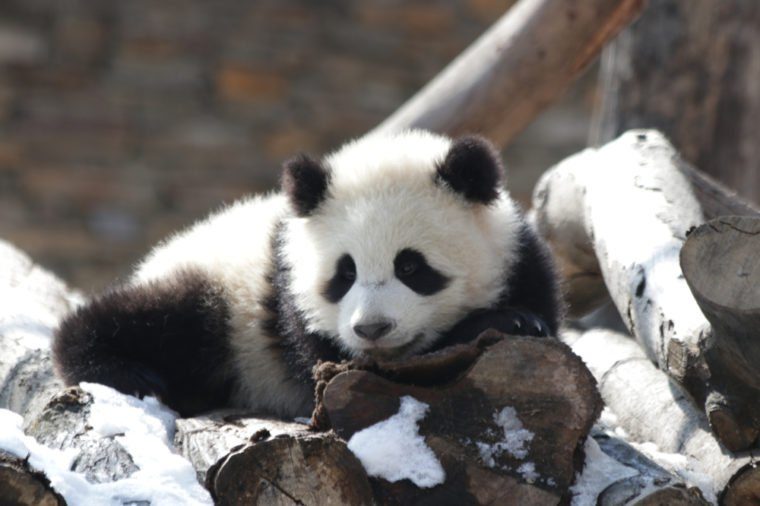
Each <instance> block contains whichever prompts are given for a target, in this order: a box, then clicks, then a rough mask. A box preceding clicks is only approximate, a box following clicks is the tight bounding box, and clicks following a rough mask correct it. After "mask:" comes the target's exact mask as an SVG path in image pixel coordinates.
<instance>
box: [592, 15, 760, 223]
mask: <svg viewBox="0 0 760 506" xmlns="http://www.w3.org/2000/svg"><path fill="white" fill-rule="evenodd" d="M759 59H760V3H758V2H756V1H755V0H658V1H657V2H651V3H650V5H649V7H648V8H647V9H646V10H645V11H644V13H643V14H642V16H641V17H640V18H639V19H638V20H637V21H636V22H635V23H633V24H632V25H631V26H630V27H629V28H628V29H626V30H624V31H623V32H622V33H621V34H620V36H619V37H618V38H617V39H616V40H615V41H614V42H613V43H612V44H610V45H609V46H608V48H607V49H605V51H604V54H603V57H602V69H601V84H602V97H603V100H602V107H601V111H599V112H598V114H597V117H596V120H595V122H596V127H595V128H594V133H592V140H593V141H594V142H595V143H596V144H602V143H604V142H608V141H610V140H612V139H614V138H615V137H617V136H619V135H620V134H621V133H623V132H625V131H626V130H629V129H632V128H655V129H658V130H660V131H662V132H663V133H664V134H665V135H666V136H667V137H668V138H669V139H670V140H671V142H672V143H673V145H674V146H675V147H676V148H677V149H678V151H679V152H680V153H681V154H682V155H683V157H684V158H685V159H686V160H688V161H689V162H690V163H692V164H694V165H696V166H697V167H698V168H699V169H701V170H702V171H705V172H706V173H707V174H709V175H711V176H712V177H714V178H716V179H718V180H720V181H722V182H723V183H724V184H726V185H727V186H729V187H730V188H733V189H735V190H738V192H739V194H740V195H742V196H743V197H744V198H746V199H748V200H750V201H752V202H755V203H760V145H758V143H757V132H758V130H759V129H760V93H758V92H757V83H758V82H759V81H760V66H758V65H757V64H755V62H757V61H759ZM733 214H737V213H733Z"/></svg>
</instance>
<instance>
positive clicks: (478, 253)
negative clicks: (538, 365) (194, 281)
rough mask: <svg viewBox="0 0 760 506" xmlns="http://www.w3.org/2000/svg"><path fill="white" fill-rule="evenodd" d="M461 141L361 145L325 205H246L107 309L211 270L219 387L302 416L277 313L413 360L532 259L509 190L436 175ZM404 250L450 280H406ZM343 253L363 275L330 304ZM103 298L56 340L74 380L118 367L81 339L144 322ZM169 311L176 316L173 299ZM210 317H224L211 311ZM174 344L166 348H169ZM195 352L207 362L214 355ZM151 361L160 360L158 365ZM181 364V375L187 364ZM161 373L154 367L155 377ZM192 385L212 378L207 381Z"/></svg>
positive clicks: (249, 402)
mask: <svg viewBox="0 0 760 506" xmlns="http://www.w3.org/2000/svg"><path fill="white" fill-rule="evenodd" d="M451 148H452V141H451V140H450V139H448V138H446V137H443V136H439V135H434V134H432V133H428V132H424V131H407V132H402V133H399V134H395V135H382V136H381V135H373V136H367V137H364V138H361V139H359V140H356V141H354V142H351V143H349V144H347V145H345V146H344V147H342V148H341V149H339V150H338V151H336V152H334V153H332V154H330V155H328V156H327V157H325V158H324V159H323V161H322V164H323V165H324V167H325V168H326V170H327V171H328V173H329V179H328V181H327V189H326V195H324V196H323V197H322V198H321V199H319V201H318V205H317V206H316V209H314V210H313V212H309V213H308V214H307V215H304V214H303V213H299V212H297V210H294V205H291V202H290V201H289V199H288V197H287V196H286V195H284V194H282V193H272V194H270V195H267V196H262V197H252V198H248V199H245V200H242V201H240V202H237V203H235V204H233V205H231V206H229V207H226V208H224V209H222V210H221V211H219V212H217V213H215V214H213V215H212V216H210V217H209V218H207V219H205V220H203V221H201V222H199V223H197V224H195V225H194V226H192V227H190V228H189V229H187V230H186V231H184V232H181V233H178V234H176V235H175V236H173V237H171V238H169V239H168V240H166V241H165V242H163V243H161V244H160V245H158V246H157V247H156V248H155V249H154V250H153V251H152V252H151V253H150V254H149V255H148V256H147V257H146V258H145V260H144V261H142V262H141V263H140V264H139V266H138V268H137V269H136V271H135V272H134V274H133V275H132V276H131V278H130V279H129V281H128V283H127V284H126V286H125V287H121V288H120V289H119V290H120V291H116V292H114V293H112V294H110V295H108V294H107V295H105V296H104V298H107V297H111V298H112V299H113V300H112V301H109V302H108V304H106V305H107V307H108V308H114V307H115V308H117V311H116V312H123V311H127V313H128V312H129V310H125V309H124V307H126V306H124V304H121V302H119V301H120V300H121V298H123V297H125V295H124V294H129V291H130V290H132V291H134V292H136V293H140V294H142V293H143V292H144V293H145V295H144V298H146V299H147V300H150V301H151V303H152V304H154V305H155V304H158V303H157V302H156V301H157V300H159V298H160V297H159V296H153V295H151V294H152V293H153V292H152V291H155V290H156V287H160V286H162V284H166V283H168V282H169V281H171V280H173V279H175V278H176V279H181V276H183V275H184V274H183V273H187V272H191V273H193V276H199V277H200V278H202V280H203V283H204V284H203V286H207V285H208V286H211V287H216V288H214V289H206V288H204V289H203V290H207V291H208V294H205V293H199V294H198V295H197V300H196V299H193V298H192V297H193V294H192V293H190V295H189V296H190V297H191V299H189V300H190V302H188V304H190V306H191V307H193V308H195V307H196V306H198V307H204V308H205V307H206V305H205V304H207V303H208V306H209V307H217V306H219V307H223V308H224V318H223V319H224V324H225V325H226V327H225V328H226V329H227V330H226V331H218V332H219V333H221V334H227V335H224V336H221V337H220V339H224V346H225V350H227V348H228V349H229V350H228V351H225V353H224V354H222V355H220V356H225V357H229V361H228V363H222V364H216V365H214V364H212V365H211V367H212V368H213V369H212V370H213V371H214V373H215V375H217V376H218V377H219V378H220V379H219V381H220V382H229V383H230V384H231V385H232V386H231V387H230V390H231V392H230V395H231V398H230V403H232V404H235V405H239V406H245V407H248V408H250V409H252V410H257V411H265V412H270V413H274V414H279V415H284V416H295V415H304V414H306V413H308V410H309V408H310V406H311V403H312V389H311V384H310V383H309V382H305V381H304V375H303V374H299V375H294V373H293V367H294V365H293V364H294V363H295V364H296V366H295V367H300V365H299V364H301V363H305V362H303V361H300V362H299V361H298V360H296V359H292V358H291V359H289V360H286V359H284V358H283V357H284V356H285V355H284V353H285V352H283V348H285V347H287V346H291V347H292V346H296V347H298V346H300V345H299V344H298V343H296V344H293V343H292V339H291V341H290V344H287V343H285V342H284V337H283V336H278V335H273V332H272V322H273V321H274V323H275V324H276V325H275V327H276V326H277V324H290V323H291V322H281V321H278V319H284V318H290V319H292V318H297V319H299V320H300V319H302V320H303V322H302V325H303V327H304V330H305V332H306V333H307V334H309V335H312V334H313V335H315V336H319V337H318V338H313V339H316V344H315V346H322V344H321V343H320V342H318V341H320V340H323V339H327V340H331V341H332V342H333V345H334V346H335V347H336V349H337V350H339V352H340V355H341V356H345V357H349V356H356V355H361V354H370V355H372V354H377V355H381V356H401V355H408V354H413V353H419V352H421V351H424V350H427V349H430V348H431V347H433V346H434V345H435V343H436V341H437V340H439V339H440V336H441V335H443V334H444V333H445V332H446V331H448V330H450V329H451V328H452V327H453V326H454V325H455V324H456V323H457V322H459V321H460V320H462V319H463V318H464V317H465V316H467V315H468V314H470V313H472V312H473V311H477V310H479V309H484V308H492V307H495V306H496V305H497V303H498V302H499V301H500V300H504V299H505V297H507V296H508V292H509V290H510V289H511V287H510V286H509V283H508V278H509V277H510V276H511V275H512V274H513V271H514V269H515V266H516V263H517V262H518V261H520V260H521V255H522V254H523V253H522V251H521V249H520V248H521V247H522V246H521V237H522V236H521V234H522V233H523V231H524V230H525V222H524V219H523V218H522V216H521V214H520V212H519V211H518V210H517V208H516V207H515V204H514V202H513V200H512V199H511V198H510V197H509V195H508V194H507V192H506V190H505V189H504V188H501V187H499V188H497V189H496V194H495V195H496V197H495V198H494V199H492V201H489V202H488V203H487V204H484V203H481V202H477V201H472V200H468V199H467V198H465V196H463V194H461V193H458V192H457V191H452V188H450V187H448V186H447V184H445V183H443V184H436V181H435V178H436V171H437V169H438V167H439V165H440V164H441V163H442V162H443V160H444V159H445V158H446V156H447V153H449V151H450V149H451ZM273 238H276V239H277V240H276V241H275V240H273ZM404 248H411V249H413V250H416V251H419V252H422V253H423V254H424V257H425V260H426V261H427V263H428V264H429V265H430V266H431V267H432V268H433V269H434V270H436V271H438V272H440V273H444V274H445V277H446V278H447V283H446V286H445V288H444V289H439V290H438V291H436V292H435V293H432V294H426V295H422V294H420V293H417V292H415V290H412V289H410V288H409V287H408V286H406V285H405V284H404V283H402V282H401V281H400V280H399V279H398V277H397V276H395V275H394V263H393V259H394V257H395V256H396V255H397V253H398V252H399V251H400V250H403V249H404ZM278 255H279V256H278ZM344 255H350V257H351V258H352V259H353V260H354V261H355V266H356V279H355V281H354V282H353V283H352V285H351V287H350V289H348V291H347V292H346V293H345V294H344V295H342V297H341V298H340V300H338V301H337V302H335V301H330V300H328V299H327V298H326V297H325V286H326V285H327V284H328V283H329V281H330V279H331V278H332V277H333V276H335V271H336V263H337V262H338V261H339V259H340V258H341V257H342V256H344ZM541 261H544V260H541ZM277 262H280V263H281V264H282V265H279V264H277ZM278 268H279V269H280V270H281V271H284V272H285V273H286V274H287V277H286V279H287V280H288V286H286V287H282V286H277V283H276V282H273V272H275V271H277V269H278ZM167 286H169V285H167ZM217 288H218V292H217V291H216V290H217ZM548 289H549V290H554V287H553V286H551V287H549V288H548ZM203 290H201V291H203ZM196 291H197V290H196ZM278 291H279V292H287V293H278ZM162 293H164V292H162ZM167 293H169V294H171V291H169V292H167ZM216 293H218V294H219V295H218V296H216V297H218V299H219V301H218V302H217V303H215V304H216V306H214V305H213V304H211V303H209V302H208V299H211V298H213V297H214V296H215V295H211V294H216ZM141 297H143V295H141ZM161 297H164V298H165V299H168V298H171V295H161ZM278 297H279V298H280V299H281V300H285V301H286V302H287V304H289V305H291V306H294V307H295V311H294V312H293V311H291V313H289V314H288V315H285V314H284V313H283V312H282V311H280V310H278V309H277V308H276V307H275V308H274V309H273V306H272V300H273V299H277V298H278ZM551 297H555V294H554V293H548V294H547V298H551ZM104 300H105V299H104ZM140 300H142V299H140ZM97 302H98V301H97V300H96V301H94V302H93V306H92V308H90V309H89V310H90V312H91V314H90V313H88V308H85V309H84V310H83V311H80V312H79V313H77V314H76V315H74V316H73V317H72V318H70V322H68V323H66V322H64V325H63V326H62V328H61V330H60V331H59V333H58V336H57V338H56V339H57V343H56V347H55V352H56V360H57V367H58V370H59V371H60V372H61V373H62V375H63V376H64V378H65V379H66V380H67V382H69V383H71V382H75V381H79V380H96V381H103V382H106V383H109V374H110V373H107V372H103V371H100V370H99V371H98V372H97V374H96V373H95V372H93V371H91V370H90V369H80V366H78V365H76V366H75V365H72V364H74V363H78V362H77V361H81V360H91V361H92V360H99V359H100V358H99V357H100V355H97V357H98V358H92V356H94V354H95V352H94V351H91V350H90V351H87V352H82V351H77V352H76V353H78V354H79V355H76V356H75V355H74V352H73V351H71V349H72V348H76V349H77V350H79V348H77V346H80V345H81V344H82V343H81V340H83V339H85V337H83V336H81V334H83V333H92V332H93V331H91V329H92V328H95V326H96V324H99V323H100V322H101V321H104V320H107V319H108V318H113V319H114V321H115V320H117V319H118V318H121V317H122V316H123V317H124V318H128V317H131V318H133V319H134V318H138V317H136V316H134V315H132V316H130V315H129V314H125V315H121V313H119V315H118V316H113V315H109V314H103V313H108V312H109V311H110V312H111V313H114V310H113V309H99V308H97V307H96V304H97ZM101 302H103V301H101ZM130 304H131V305H130V306H129V307H132V306H133V305H134V304H133V303H130ZM199 305H200V306H199ZM280 305H282V304H280ZM101 306H103V304H101ZM151 307H152V306H151ZM161 307H162V306H161ZM166 311H167V313H169V314H170V313H171V311H172V309H171V306H169V307H168V309H166ZM192 311H194V310H192ZM204 311H206V309H204ZM208 311H210V312H211V311H216V310H212V309H209V310H208ZM114 314H115V313H114ZM140 314H142V313H140ZM151 314H152V313H151ZM221 314H222V313H219V315H221ZM212 316H213V315H212ZM554 317H556V315H548V318H550V319H551V318H554ZM218 319H221V316H219V318H218ZM379 320H382V321H390V322H393V330H391V331H390V332H389V333H387V334H386V335H384V336H383V337H381V338H379V339H376V340H370V339H364V338H362V337H360V336H359V335H357V332H356V331H355V327H356V326H357V325H362V324H365V323H372V322H375V321H379ZM204 321H205V320H204ZM212 323H215V324H217V323H218V322H216V320H213V319H212ZM298 323H299V324H301V322H298ZM151 325H152V326H153V327H152V328H155V326H156V324H155V323H151V322H146V328H147V327H150V326H151ZM118 328H119V327H118V324H117V327H116V329H117V330H118ZM278 328H279V327H278ZM185 332H188V331H187V330H185ZM114 335H116V331H114ZM167 335H169V334H168V333H167ZM171 338H172V339H179V343H180V344H176V343H175V341H171V343H173V344H171V345H173V346H177V345H180V346H181V343H182V337H181V336H180V337H177V336H175V335H174V334H172V337H171ZM296 338H300V336H296ZM96 339H100V337H96ZM130 339H132V338H131V337H130ZM134 339H142V337H140V336H137V337H135V338H134ZM151 339H157V340H159V341H160V340H163V339H168V338H166V337H164V336H156V337H155V338H151ZM199 339H202V338H199ZM162 342H163V341H162ZM167 343H168V341H167V342H166V343H164V344H162V345H161V346H163V347H166V346H171V345H170V344H167ZM204 343H206V341H204ZM75 345H76V346H75ZM88 346H89V344H88ZM103 346H106V347H107V346H113V347H116V345H115V344H113V345H112V344H110V343H106V344H104V345H103ZM146 346H147V345H146ZM204 346H212V345H209V344H208V343H206V344H204ZM220 346H222V345H221V344H220ZM80 347H81V346H80ZM92 348H93V349H94V348H95V346H94V345H93V346H92ZM88 349H89V348H88ZM98 350H99V351H98V352H97V353H101V352H102V351H101V350H100V348H98ZM85 353H90V354H92V356H90V355H87V356H85ZM119 353H122V352H119ZM198 353H199V354H200V353H201V352H200V351H199V352H198ZM220 353H221V352H220ZM299 353H300V352H298V353H295V352H294V353H293V354H291V355H293V356H296V357H298V356H300V355H299ZM302 354H303V353H301V355H302ZM288 356H290V355H288ZM317 358H320V357H317ZM327 358H330V357H327ZM333 358H334V357H333ZM197 359H198V360H197V363H199V364H202V365H204V364H203V357H197ZM294 360H295V362H294ZM299 360H300V359H299ZM151 367H157V366H153V365H152V362H151ZM167 367H169V366H167ZM171 367H172V374H175V371H174V369H175V368H178V369H181V364H180V365H172V366H171ZM196 368H198V369H201V368H202V367H201V366H197V367H196ZM204 370H205V369H204ZM307 373H308V372H307ZM151 374H152V373H149V374H147V378H148V380H147V381H148V383H149V384H150V381H152V378H153V376H151ZM158 374H159V376H160V374H161V373H160V372H158ZM122 376H124V377H126V379H124V377H122ZM122 376H119V378H117V379H118V381H117V379H114V380H113V381H111V383H113V384H114V385H115V386H117V388H121V389H129V388H132V387H131V386H130V385H131V384H132V381H133V378H132V376H131V372H127V373H124V374H123V375H122ZM144 380H145V378H143V377H140V378H139V381H135V384H136V385H138V386H135V387H134V390H135V391H136V392H137V393H149V392H143V391H142V390H145V389H146V388H143V387H142V385H143V381H144ZM192 380H193V381H197V382H199V384H201V385H203V381H204V379H203V378H192ZM167 381H169V380H167ZM125 384H126V386H123V385H125ZM225 384H226V383H225ZM220 388H221V387H220ZM147 389H148V390H149V388H147ZM167 397H171V395H168V394H167ZM212 404H213V403H212ZM178 409H180V408H178ZM189 409H190V408H188V410H189ZM193 409H195V408H193Z"/></svg>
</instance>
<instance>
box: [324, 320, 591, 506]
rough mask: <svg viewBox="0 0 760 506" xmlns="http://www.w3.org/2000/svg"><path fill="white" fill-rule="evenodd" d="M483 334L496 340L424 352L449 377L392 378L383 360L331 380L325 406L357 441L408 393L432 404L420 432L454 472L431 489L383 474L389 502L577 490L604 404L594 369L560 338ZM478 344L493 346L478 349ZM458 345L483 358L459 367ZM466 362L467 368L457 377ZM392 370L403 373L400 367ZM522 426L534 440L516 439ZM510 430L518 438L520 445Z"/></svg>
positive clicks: (430, 367) (531, 500)
mask: <svg viewBox="0 0 760 506" xmlns="http://www.w3.org/2000/svg"><path fill="white" fill-rule="evenodd" d="M483 339H484V340H487V341H488V343H489V344H490V343H493V344H490V345H485V346H481V344H480V343H478V344H473V345H460V346H458V347H456V348H455V349H453V350H450V349H449V350H442V351H441V352H438V353H436V354H432V355H428V356H421V357H416V358H415V359H414V364H415V369H416V370H426V371H427V373H430V372H432V371H434V370H435V368H436V367H441V368H442V372H441V376H440V378H442V379H444V380H445V381H444V383H439V384H437V385H429V384H428V385H427V386H421V385H420V382H418V381H417V380H415V379H414V374H412V370H411V369H408V370H405V371H404V372H402V373H401V376H403V375H404V374H406V375H407V376H406V379H407V380H411V382H412V383H413V384H405V383H400V382H392V381H390V380H388V379H386V378H383V377H382V375H384V374H387V372H383V370H382V367H380V370H378V371H376V372H377V373H375V372H369V371H358V370H352V371H347V372H341V373H340V374H338V375H337V376H335V377H334V378H333V379H332V380H331V381H330V382H329V383H328V384H327V388H326V389H325V392H324V400H323V403H324V408H325V411H326V413H327V416H328V418H329V420H330V422H331V423H332V426H333V429H334V430H335V431H336V432H337V434H338V435H339V436H341V437H342V438H344V439H346V440H348V441H349V447H352V437H353V436H355V435H357V434H358V433H360V432H361V431H363V430H364V429H367V428H371V427H376V426H377V425H376V424H380V423H381V422H383V421H384V420H388V419H389V418H391V417H394V416H396V415H397V413H398V412H399V408H400V406H401V405H402V399H404V398H407V396H408V397H411V398H413V399H415V400H416V401H418V402H421V403H424V404H425V405H427V406H428V411H427V415H426V416H425V417H424V419H422V420H421V421H420V422H419V432H420V434H421V435H422V436H423V437H424V439H425V443H426V444H427V445H428V446H429V448H430V449H431V450H432V452H433V453H434V454H435V457H436V458H437V459H438V461H439V462H440V465H441V466H442V467H443V470H444V471H445V481H444V482H443V483H442V484H440V485H438V486H435V487H434V488H431V489H426V490H423V489H420V488H418V487H416V486H414V485H413V484H412V483H411V482H410V481H408V480H402V481H398V482H394V483H391V482H390V481H388V480H386V479H383V478H382V476H384V475H382V474H380V476H375V477H373V478H372V483H373V486H374V488H375V493H376V496H377V497H378V499H379V501H380V502H381V503H383V504H411V503H416V502H417V501H421V500H423V499H424V501H426V502H429V503H431V504H433V503H437V504H557V503H558V502H559V501H560V500H561V499H562V497H563V496H566V495H567V494H568V488H569V487H570V485H571V484H572V483H573V480H574V477H575V473H576V471H578V470H579V466H580V465H581V462H582V460H583V455H582V447H583V442H584V441H585V438H586V435H587V434H588V431H589V430H590V428H591V424H592V423H593V421H594V420H595V419H596V417H597V416H598V414H599V411H600V409H601V404H600V402H599V398H598V394H597V392H596V389H595V385H594V381H593V379H592V378H591V376H590V374H589V373H588V371H587V370H586V368H585V367H584V366H583V364H582V363H581V362H580V361H579V360H578V359H577V357H575V356H574V355H573V354H572V353H570V350H569V348H567V347H566V346H565V345H562V344H561V343H559V342H557V341H554V340H548V339H546V340H543V339H534V338H520V337H504V338H501V336H500V335H498V334H496V333H495V332H493V331H488V332H487V333H486V334H485V335H484V337H483ZM472 347H480V349H482V348H483V347H484V348H485V351H483V352H482V354H479V353H475V354H473V353H472V352H471V350H472ZM451 353H454V354H459V353H461V354H462V355H465V356H468V357H471V358H470V360H474V363H473V364H472V365H471V366H470V367H469V368H467V369H465V370H464V372H462V369H461V368H460V367H459V366H455V367H454V368H453V369H452V368H451V364H455V363H457V361H456V360H448V359H441V356H442V355H445V354H451ZM478 354H479V355H480V356H479V357H478V356H477V355H478ZM473 355H474V356H475V358H474V359H473V358H472V357H473ZM425 362H427V363H426V364H424V363H425ZM417 368H419V369H417ZM456 369H459V372H460V373H459V375H458V376H457V377H455V378H451V373H452V371H453V370H456ZM427 373H426V374H427ZM390 375H392V376H394V377H395V378H396V379H397V380H398V379H399V377H400V376H399V369H396V370H394V371H391V372H390ZM423 384H424V383H423ZM463 414H466V416H463ZM506 418H509V419H510V420H511V422H510V423H511V425H510V426H509V427H508V426H507V425H505V424H506V423H507V422H506V421H505V420H504V419H506ZM520 435H522V436H525V439H524V440H523V443H522V444H523V445H524V446H520V445H516V443H515V441H514V438H515V437H518V436H520ZM522 436H520V437H522ZM510 440H511V441H512V443H511V444H513V445H516V446H512V447H511V448H512V449H511V450H509V449H508V448H510V446H509V445H510V443H508V441H510ZM390 443H392V442H390V441H389V444H390ZM356 444H358V443H356Z"/></svg>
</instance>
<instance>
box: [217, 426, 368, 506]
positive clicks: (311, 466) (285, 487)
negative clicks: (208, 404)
mask: <svg viewBox="0 0 760 506" xmlns="http://www.w3.org/2000/svg"><path fill="white" fill-rule="evenodd" d="M206 488H208V490H209V491H210V492H211V495H212V497H213V498H214V503H215V504H218V505H228V504H229V505H237V504H250V505H259V504H260V505H270V504H283V505H286V504H287V505H291V504H346V505H357V506H363V505H366V504H373V503H374V499H373V495H372V487H371V486H370V484H369V480H368V479H367V475H366V473H365V472H364V468H363V467H362V465H361V463H360V462H359V461H358V460H357V458H356V457H355V456H354V455H353V453H351V451H350V450H349V449H348V448H347V447H346V444H345V443H344V442H343V441H341V440H340V439H338V438H337V437H335V436H330V435H321V436H311V437H309V436H307V437H294V436H289V435H284V436H280V437H275V438H271V439H267V440H263V441H258V442H254V443H253V444H249V445H244V446H242V447H240V448H237V449H235V450H233V451H232V452H231V453H229V454H228V455H227V456H226V457H225V458H224V459H222V460H221V461H219V462H218V463H217V464H215V465H214V466H212V467H211V468H210V469H209V471H208V474H207V475H206Z"/></svg>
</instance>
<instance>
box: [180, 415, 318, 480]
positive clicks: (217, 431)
mask: <svg viewBox="0 0 760 506" xmlns="http://www.w3.org/2000/svg"><path fill="white" fill-rule="evenodd" d="M280 435H288V436H293V437H296V436H306V435H309V426H308V425H304V424H300V423H293V422H285V421H282V420H275V419H272V418H260V417H255V416H253V415H251V414H249V413H241V412H238V411H232V410H225V411H217V412H214V413H210V414H208V415H203V416H198V417H194V418H180V419H178V420H177V432H176V433H175V434H174V444H175V446H176V448H177V451H179V452H180V453H181V454H182V455H183V456H184V457H185V458H186V459H188V460H189V461H190V462H191V463H192V464H193V467H194V468H195V470H196V472H197V473H198V481H200V482H201V483H205V481H206V473H207V472H208V470H209V468H210V467H211V466H213V465H215V464H217V463H218V462H219V461H220V460H221V459H224V458H226V457H227V455H228V454H229V453H230V451H231V450H232V449H236V450H237V449H240V448H241V447H243V446H245V445H248V444H250V443H255V442H258V441H260V440H267V439H269V438H270V437H278V436H280Z"/></svg>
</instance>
